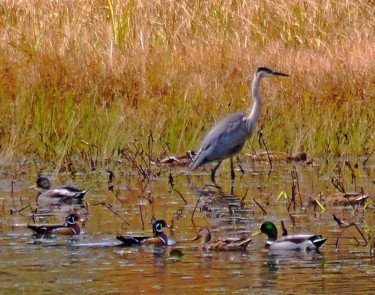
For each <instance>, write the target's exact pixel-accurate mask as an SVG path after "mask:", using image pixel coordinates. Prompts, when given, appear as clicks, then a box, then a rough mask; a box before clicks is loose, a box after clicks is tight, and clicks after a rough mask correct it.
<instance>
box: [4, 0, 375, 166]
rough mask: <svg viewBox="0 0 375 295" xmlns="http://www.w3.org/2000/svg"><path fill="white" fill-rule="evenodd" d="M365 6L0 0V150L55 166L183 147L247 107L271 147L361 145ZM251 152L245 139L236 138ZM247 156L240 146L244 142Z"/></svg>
mask: <svg viewBox="0 0 375 295" xmlns="http://www.w3.org/2000/svg"><path fill="white" fill-rule="evenodd" d="M371 3H372V2H371V1H354V0H349V1H340V0H332V1H328V2H327V1H317V0H316V1H270V0H268V1H267V0H266V1H263V0H262V1H260V0H259V1H245V0H243V1H188V0H186V1H146V0H145V1H143V0H140V1H109V0H108V1H97V0H91V1H90V0H89V1H84V3H80V4H78V3H77V2H76V1H69V0H64V1H63V0H61V1H59V0H56V1H42V0H39V1H38V0H32V1H29V0H17V1H16V0H13V1H11V0H5V1H3V2H2V4H1V5H0V38H1V42H0V69H1V72H0V73H1V79H0V144H1V147H0V151H1V154H2V156H3V157H4V158H6V159H17V158H19V157H20V156H28V157H37V158H40V159H42V160H44V161H55V162H60V163H61V162H62V161H65V160H66V157H73V156H74V157H82V158H83V159H86V158H87V157H89V156H92V155H95V157H97V158H98V159H100V160H104V159H106V158H110V159H111V158H112V159H114V158H117V157H118V155H119V154H121V151H123V150H124V149H127V148H129V145H130V146H132V144H133V143H132V142H133V141H134V140H137V141H138V142H139V144H140V145H142V146H146V145H147V142H148V141H149V140H150V134H152V138H153V140H154V149H153V152H154V153H155V154H156V155H160V154H161V153H162V152H163V151H167V152H171V153H179V152H185V151H186V150H189V149H195V148H196V147H197V145H198V144H199V142H200V140H201V138H202V137H203V136H204V134H205V132H206V131H207V129H208V128H210V127H211V126H212V124H213V122H215V121H216V120H218V119H219V118H221V117H223V116H224V115H226V114H228V113H230V112H233V111H237V110H242V111H247V110H249V108H250V102H249V101H250V100H249V98H248V87H249V84H250V83H251V80H252V76H253V72H254V71H255V69H256V68H257V67H258V66H268V67H270V68H271V69H275V70H278V71H282V72H285V73H289V74H290V77H289V78H288V79H281V78H280V79H277V78H275V79H268V80H266V81H264V82H263V83H262V89H261V92H262V96H263V98H264V99H263V108H262V114H261V118H260V122H259V126H258V130H259V129H262V130H263V133H264V136H265V139H266V141H267V144H268V147H269V149H271V150H279V151H285V152H288V153H291V152H294V151H302V150H303V151H305V152H307V153H308V154H309V155H313V156H323V155H332V156H342V155H363V154H365V153H366V152H368V151H371V150H372V149H374V138H373V137H374V126H375V115H374V113H375V87H374V85H375V66H374V60H375V19H374V17H373V16H374V15H375V6H374V5H373V4H371ZM249 142H250V143H252V144H253V145H254V146H255V148H256V149H260V147H259V145H258V143H257V138H256V137H253V138H252V139H251V140H250V141H249ZM248 150H249V149H248Z"/></svg>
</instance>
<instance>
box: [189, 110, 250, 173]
mask: <svg viewBox="0 0 375 295" xmlns="http://www.w3.org/2000/svg"><path fill="white" fill-rule="evenodd" d="M255 125H256V124H249V122H248V121H247V116H246V115H245V114H243V113H234V114H231V115H229V116H228V117H226V118H224V119H223V120H221V121H220V122H219V123H218V124H217V125H215V127H214V128H213V129H212V130H211V131H210V132H209V133H208V134H207V135H206V136H205V138H204V139H203V141H202V145H201V148H200V150H199V152H198V155H197V156H196V158H195V160H194V162H193V164H192V165H191V168H192V169H195V168H198V167H199V166H202V165H204V164H206V163H209V162H212V161H221V160H223V159H226V158H228V157H230V156H233V155H235V154H237V153H239V152H240V151H241V149H242V147H243V146H244V144H245V142H246V139H247V137H248V135H249V134H251V133H252V131H253V129H255Z"/></svg>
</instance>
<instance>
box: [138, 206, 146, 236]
mask: <svg viewBox="0 0 375 295" xmlns="http://www.w3.org/2000/svg"><path fill="white" fill-rule="evenodd" d="M139 215H140V216H141V223H142V230H144V229H145V222H144V220H143V213H142V205H141V204H139Z"/></svg>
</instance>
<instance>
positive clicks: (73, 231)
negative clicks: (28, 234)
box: [27, 213, 81, 239]
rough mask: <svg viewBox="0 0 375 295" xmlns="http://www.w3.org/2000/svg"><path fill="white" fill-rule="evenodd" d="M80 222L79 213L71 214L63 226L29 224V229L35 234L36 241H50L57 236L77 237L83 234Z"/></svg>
mask: <svg viewBox="0 0 375 295" xmlns="http://www.w3.org/2000/svg"><path fill="white" fill-rule="evenodd" d="M79 220H80V216H79V214H78V213H70V214H69V215H68V216H67V217H66V219H65V222H64V223H63V224H29V225H28V226H27V227H28V228H29V229H31V230H32V231H34V232H35V234H34V235H33V237H34V238H35V239H49V238H53V237H54V235H55V234H61V235H70V236H76V235H79V234H80V233H81V228H80V226H79V225H78V221H79Z"/></svg>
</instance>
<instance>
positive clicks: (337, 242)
mask: <svg viewBox="0 0 375 295" xmlns="http://www.w3.org/2000/svg"><path fill="white" fill-rule="evenodd" d="M333 219H334V220H335V221H336V223H337V224H338V226H339V227H340V228H342V229H346V228H348V227H351V226H354V227H355V228H356V229H357V231H358V232H359V234H360V235H361V237H362V239H363V240H364V241H365V244H364V246H366V245H367V239H366V238H365V236H364V235H363V233H362V232H361V230H360V229H359V227H358V226H357V225H356V224H355V223H354V222H351V223H344V222H343V221H341V219H339V218H338V217H336V216H335V215H333ZM342 233H343V231H342V232H341V234H340V236H339V237H338V238H337V239H336V248H338V244H339V238H340V237H341V235H342ZM353 239H354V240H356V241H357V243H358V244H360V243H359V241H358V240H357V239H356V238H355V237H353Z"/></svg>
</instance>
